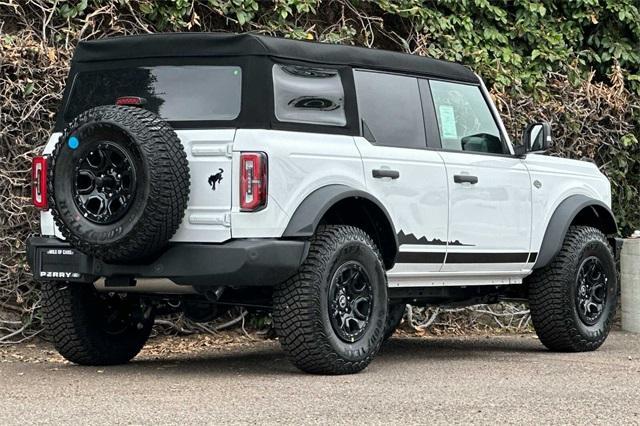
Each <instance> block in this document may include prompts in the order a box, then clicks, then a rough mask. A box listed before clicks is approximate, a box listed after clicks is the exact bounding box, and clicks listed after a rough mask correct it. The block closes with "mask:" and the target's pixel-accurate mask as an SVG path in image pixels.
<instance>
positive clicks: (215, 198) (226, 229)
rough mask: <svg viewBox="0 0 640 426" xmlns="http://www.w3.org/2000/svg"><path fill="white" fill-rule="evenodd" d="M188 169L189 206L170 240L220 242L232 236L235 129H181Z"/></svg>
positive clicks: (180, 134) (180, 135) (181, 139)
mask: <svg viewBox="0 0 640 426" xmlns="http://www.w3.org/2000/svg"><path fill="white" fill-rule="evenodd" d="M177 133H178V136H179V137H180V141H182V145H183V146H184V150H185V152H186V153H187V159H188V160H189V169H190V171H191V188H190V191H189V205H188V207H187V211H186V212H185V217H184V219H183V221H182V224H181V225H180V228H179V229H178V231H177V232H176V234H175V235H174V236H173V238H172V239H171V241H189V242H222V241H225V240H228V239H230V238H231V197H232V188H233V186H232V183H233V182H232V177H233V174H232V172H231V165H232V147H233V138H234V136H235V130H234V129H211V130H180V131H178V132H177Z"/></svg>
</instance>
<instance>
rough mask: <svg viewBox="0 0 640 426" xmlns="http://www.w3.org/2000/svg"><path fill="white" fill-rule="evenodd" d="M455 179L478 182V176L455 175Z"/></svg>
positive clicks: (472, 182)
mask: <svg viewBox="0 0 640 426" xmlns="http://www.w3.org/2000/svg"><path fill="white" fill-rule="evenodd" d="M453 181H454V182H455V183H470V184H471V185H475V184H476V183H478V176H471V175H453Z"/></svg>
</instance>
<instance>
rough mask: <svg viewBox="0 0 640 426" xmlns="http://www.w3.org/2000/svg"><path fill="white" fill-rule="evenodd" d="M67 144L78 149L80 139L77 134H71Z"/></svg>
mask: <svg viewBox="0 0 640 426" xmlns="http://www.w3.org/2000/svg"><path fill="white" fill-rule="evenodd" d="M67 145H69V148H71V149H76V148H77V147H78V145H80V141H79V140H78V138H76V137H75V136H71V137H70V138H69V140H68V141H67Z"/></svg>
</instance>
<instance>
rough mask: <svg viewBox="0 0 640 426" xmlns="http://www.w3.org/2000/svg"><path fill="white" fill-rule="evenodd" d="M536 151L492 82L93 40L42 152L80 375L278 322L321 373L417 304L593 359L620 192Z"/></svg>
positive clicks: (605, 313) (348, 55)
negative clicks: (509, 314)
mask: <svg viewBox="0 0 640 426" xmlns="http://www.w3.org/2000/svg"><path fill="white" fill-rule="evenodd" d="M550 133H551V132H550V126H549V125H548V124H547V123H534V124H532V125H530V126H529V127H528V128H527V129H526V130H525V131H524V135H523V138H522V143H521V144H517V145H513V144H512V142H511V140H510V138H509V135H508V134H507V132H506V131H505V127H504V125H503V124H502V122H501V120H500V116H499V115H498V112H497V110H496V108H495V106H494V104H493V103H492V101H491V98H490V96H489V94H488V93H487V89H486V88H485V86H484V84H483V82H482V80H481V79H480V78H479V77H478V76H477V75H476V74H474V73H473V72H472V71H470V70H469V69H468V68H466V67H464V66H462V65H458V64H453V63H448V62H443V61H438V60H433V59H429V58H425V57H418V56H413V55H407V54H401V53H394V52H388V51H382V50H373V49H363V48H356V47H348V46H338V45H327V44H321V43H313V42H302V41H292V40H286V39H279V38H271V37H265V36H259V35H253V34H242V35H235V34H193V33H191V34H158V35H145V36H133V37H121V38H107V39H103V40H98V41H90V42H81V43H80V44H79V45H78V47H77V49H76V52H75V55H74V57H73V61H72V65H71V71H70V75H69V79H68V83H67V86H66V90H65V92H64V98H63V102H62V104H61V107H60V111H59V114H58V116H57V122H56V126H55V131H54V133H53V134H52V136H51V139H50V140H49V143H48V144H47V145H46V147H45V149H44V152H43V153H42V156H39V157H36V158H35V159H34V161H33V170H32V172H33V182H34V185H33V202H34V204H35V206H36V207H38V208H39V209H41V234H42V235H41V236H37V237H33V238H31V239H30V240H29V245H28V246H29V249H28V257H29V262H30V266H31V269H32V271H33V274H34V276H35V278H36V279H38V280H40V281H42V283H43V292H44V319H45V323H46V327H47V329H48V332H49V334H50V335H51V338H52V339H53V342H54V343H55V346H56V348H57V349H58V351H60V353H61V354H62V355H63V356H64V357H65V358H67V359H69V360H70V361H73V362H75V363H79V364H89V365H105V364H117V363H124V362H127V361H128V360H130V359H131V358H133V357H134V356H135V355H136V354H137V353H138V351H139V350H140V349H141V348H142V346H143V345H144V344H145V341H146V340H147V338H148V337H149V333H150V331H151V327H152V325H153V323H154V317H155V316H156V315H160V314H163V313H167V312H171V311H172V310H173V311H176V310H178V311H180V312H184V314H185V315H186V316H187V317H188V318H191V319H193V320H195V321H208V320H211V319H213V318H215V317H216V315H219V314H220V313H221V312H223V311H224V310H223V308H224V307H225V306H230V305H241V306H245V307H248V308H252V309H262V310H270V311H272V312H273V323H274V328H275V331H276V333H277V336H278V337H279V340H280V342H281V344H282V347H283V348H284V350H285V351H286V353H287V354H288V356H289V358H290V359H291V360H292V362H293V363H294V364H295V365H296V366H297V367H299V368H300V369H302V370H304V371H306V372H312V373H322V374H344V373H354V372H358V371H360V370H362V369H364V368H365V367H366V366H367V365H368V364H369V362H371V360H372V359H373V357H374V356H375V355H376V353H377V352H378V350H379V349H380V346H381V345H382V343H383V342H384V340H385V339H386V338H388V337H389V336H390V335H391V334H392V333H393V331H394V329H395V328H396V327H397V326H398V324H399V323H400V321H401V319H402V315H403V312H404V307H405V304H407V303H410V304H413V305H453V304H455V305H465V304H467V305H469V304H476V303H493V302H497V301H499V300H505V299H516V300H527V301H528V303H529V305H530V308H531V316H532V320H533V325H534V326H535V329H536V331H537V333H538V336H539V338H540V340H541V342H542V343H543V344H544V345H545V346H547V347H548V348H549V349H551V350H557V351H586V350H593V349H596V348H597V347H599V346H600V345H601V344H602V343H603V341H604V340H605V338H606V336H607V334H608V332H609V330H610V328H611V324H612V320H613V317H614V313H615V308H616V302H617V294H618V280H617V273H616V262H615V254H616V252H617V250H618V249H619V240H616V239H615V238H613V236H614V235H615V234H616V233H617V228H616V222H615V219H614V216H613V214H612V213H611V209H610V205H611V191H610V185H609V182H608V181H607V179H606V178H605V177H604V176H603V175H602V174H601V173H600V172H599V171H598V168H597V167H596V166H595V165H594V164H591V163H589V162H581V161H573V160H566V159H559V158H554V157H551V156H546V155H542V154H543V153H544V151H545V150H546V149H547V148H548V147H549V144H550V142H551V134H550Z"/></svg>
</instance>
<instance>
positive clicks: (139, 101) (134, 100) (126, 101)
mask: <svg viewBox="0 0 640 426" xmlns="http://www.w3.org/2000/svg"><path fill="white" fill-rule="evenodd" d="M146 103H147V100H146V99H145V98H140V97H138V96H121V97H119V98H118V99H116V105H133V106H138V105H144V104H146Z"/></svg>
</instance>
